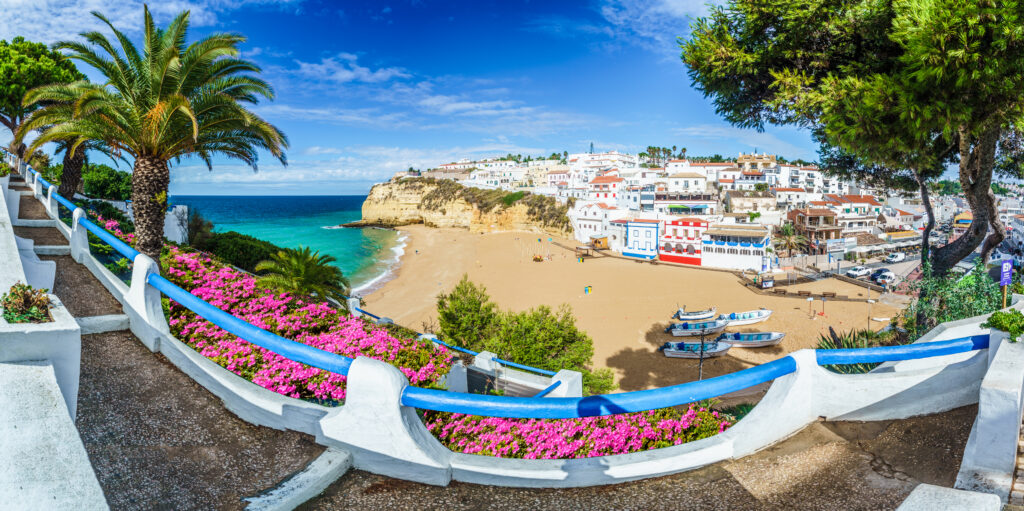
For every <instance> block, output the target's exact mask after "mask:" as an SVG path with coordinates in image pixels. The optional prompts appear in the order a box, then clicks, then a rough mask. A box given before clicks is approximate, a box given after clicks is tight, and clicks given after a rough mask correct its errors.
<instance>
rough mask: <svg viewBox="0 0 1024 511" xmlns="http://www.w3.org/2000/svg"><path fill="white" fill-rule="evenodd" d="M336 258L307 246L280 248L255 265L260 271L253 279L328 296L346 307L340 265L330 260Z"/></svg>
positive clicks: (290, 290)
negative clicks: (257, 278)
mask: <svg viewBox="0 0 1024 511" xmlns="http://www.w3.org/2000/svg"><path fill="white" fill-rule="evenodd" d="M336 261H337V259H335V258H334V257H333V256H329V255H320V251H315V252H314V251H312V250H310V248H309V247H299V248H298V249H285V250H281V251H278V252H277V253H276V254H274V255H272V256H270V259H268V260H266V261H260V262H259V264H257V265H256V272H257V273H260V274H261V275H260V278H259V280H257V283H258V284H259V285H260V286H263V287H272V288H276V289H279V290H281V291H282V292H287V293H295V294H299V295H308V296H313V295H316V296H319V297H321V298H332V299H334V300H337V301H339V302H341V304H342V306H343V307H345V308H346V309H347V307H348V303H347V302H346V299H345V295H347V294H348V292H349V283H348V279H346V278H345V276H344V275H342V273H341V269H340V268H338V267H337V266H334V265H333V264H331V263H334V262H336Z"/></svg>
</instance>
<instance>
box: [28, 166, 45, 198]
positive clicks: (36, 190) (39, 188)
mask: <svg viewBox="0 0 1024 511" xmlns="http://www.w3.org/2000/svg"><path fill="white" fill-rule="evenodd" d="M29 175H30V176H31V175H32V174H31V173H29ZM32 195H34V196H35V198H37V199H39V201H40V202H41V201H42V200H43V183H40V182H39V179H37V178H33V179H32Z"/></svg>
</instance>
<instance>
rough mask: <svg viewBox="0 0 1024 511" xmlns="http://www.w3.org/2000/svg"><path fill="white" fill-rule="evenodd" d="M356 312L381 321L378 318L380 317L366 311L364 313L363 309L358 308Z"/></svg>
mask: <svg viewBox="0 0 1024 511" xmlns="http://www.w3.org/2000/svg"><path fill="white" fill-rule="evenodd" d="M356 311H358V312H361V313H363V314H366V315H367V316H370V317H371V318H373V319H380V316H378V315H376V314H372V313H370V312H366V311H364V310H363V309H360V308H359V307H356Z"/></svg>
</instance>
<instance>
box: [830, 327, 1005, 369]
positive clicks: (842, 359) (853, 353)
mask: <svg viewBox="0 0 1024 511" xmlns="http://www.w3.org/2000/svg"><path fill="white" fill-rule="evenodd" d="M988 342H989V337H988V334H981V335H974V336H971V337H963V338H960V339H953V340H949V341H934V342H922V343H918V344H906V345H903V346H880V347H876V348H845V349H834V350H815V351H814V356H815V359H816V360H817V362H818V365H843V364H875V363H879V362H898V361H901V360H914V359H918V358H928V357H938V356H942V355H952V354H954V353H965V352H968V351H973V350H983V349H986V348H988Z"/></svg>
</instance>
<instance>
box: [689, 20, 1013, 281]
mask: <svg viewBox="0 0 1024 511" xmlns="http://www.w3.org/2000/svg"><path fill="white" fill-rule="evenodd" d="M1022 14H1024V12H1022V6H1021V4H1020V3H1019V2H1016V1H1010V2H996V1H992V0H982V1H965V0H889V1H880V2H878V1H866V0H839V1H835V2H829V3H827V4H821V3H819V2H807V1H806V0H780V1H776V2H768V3H765V2H762V1H758V0H731V1H729V2H728V3H727V4H726V5H725V6H720V7H714V8H712V9H711V13H710V15H709V16H708V17H706V18H702V19H700V20H698V21H697V22H696V23H695V24H694V27H693V36H692V38H690V39H689V40H687V41H685V42H684V43H683V44H682V48H683V59H684V61H685V63H686V64H687V66H688V67H689V70H690V76H691V78H692V79H693V81H694V84H695V85H696V87H697V88H698V89H699V90H701V91H702V92H704V94H705V95H708V96H711V97H712V98H713V100H714V104H715V108H716V110H717V111H718V113H719V114H721V115H722V116H723V117H725V118H726V119H727V120H729V121H730V122H732V123H733V124H736V125H738V126H742V127H751V128H757V129H762V128H763V127H764V126H765V125H766V124H790V125H797V126H801V127H805V128H809V129H811V130H812V132H813V133H815V135H816V136H818V137H820V138H821V140H823V141H825V142H826V143H828V144H830V145H833V146H837V147H840V148H842V149H843V150H844V151H846V152H848V153H849V154H850V155H852V156H853V157H855V158H857V159H859V160H861V161H862V162H863V163H866V164H869V165H876V166H880V167H886V168H890V169H910V170H912V171H914V172H916V173H919V174H920V173H922V172H929V173H930V172H934V171H935V169H937V168H939V167H940V166H941V165H943V163H944V162H946V161H948V160H949V159H953V160H955V161H956V162H958V163H959V166H960V181H961V184H962V185H963V187H964V191H965V193H966V196H967V200H968V202H969V203H970V205H971V209H972V210H973V211H974V212H975V222H974V223H973V224H972V229H971V230H970V231H969V232H968V233H967V234H966V235H964V236H961V237H960V238H958V239H957V240H956V241H955V242H953V243H951V244H949V245H946V246H944V247H941V248H939V249H936V250H935V251H934V253H933V254H932V263H933V269H934V271H935V272H936V273H937V274H939V275H942V274H944V273H945V272H946V271H948V269H949V268H951V267H952V266H953V264H955V263H956V262H957V261H959V260H960V259H962V258H963V257H964V256H966V255H967V254H969V253H970V252H971V251H973V250H974V248H975V247H977V246H978V245H979V244H980V243H981V242H982V240H985V237H986V232H987V231H988V229H989V228H990V227H991V228H992V230H993V234H992V235H991V236H989V237H988V239H987V240H986V241H985V246H984V247H983V250H984V252H983V253H985V254H986V255H987V254H988V252H989V251H990V250H991V249H992V248H994V246H995V245H997V244H998V243H999V242H1000V241H1002V239H1003V238H1004V236H1005V229H1004V228H1003V226H1002V224H1001V223H1000V222H999V219H998V216H997V215H996V214H995V204H994V197H993V196H992V195H991V193H990V190H989V184H990V182H991V177H992V171H993V169H994V168H995V167H996V166H997V164H996V162H997V160H998V161H1005V162H1006V164H1005V166H1006V167H1007V168H1008V169H1012V168H1013V167H1014V162H1016V163H1017V168H1018V169H1019V167H1020V165H1019V161H1016V160H1013V158H1012V156H1013V155H1011V154H1009V153H1008V152H1007V151H1005V150H1004V151H998V150H997V149H998V148H999V147H1000V141H1001V140H1003V141H1005V140H1007V138H1008V137H1009V136H1010V135H1011V134H1014V133H1016V131H1017V128H1016V127H1017V126H1018V125H1019V124H1020V121H1021V114H1022V110H1024V101H1022V96H1021V94H1020V91H1021V90H1022V87H1024V30H1022V28H1021V27H1022V21H1024V18H1022ZM1011 145H1012V144H1011ZM1018 157H1019V155H1018ZM1011 160H1013V161H1011Z"/></svg>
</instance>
